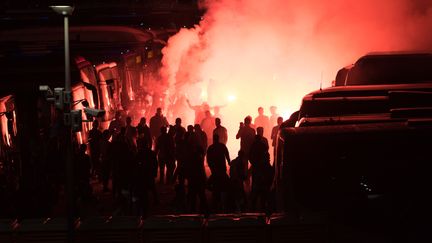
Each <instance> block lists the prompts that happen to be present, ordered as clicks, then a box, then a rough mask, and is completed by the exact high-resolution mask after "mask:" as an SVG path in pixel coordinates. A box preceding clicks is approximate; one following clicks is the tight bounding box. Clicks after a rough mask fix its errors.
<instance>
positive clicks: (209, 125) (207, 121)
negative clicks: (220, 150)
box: [200, 110, 215, 144]
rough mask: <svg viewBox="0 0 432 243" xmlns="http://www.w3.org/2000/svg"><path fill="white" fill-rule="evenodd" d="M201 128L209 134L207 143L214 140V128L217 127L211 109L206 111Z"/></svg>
mask: <svg viewBox="0 0 432 243" xmlns="http://www.w3.org/2000/svg"><path fill="white" fill-rule="evenodd" d="M200 124H201V129H202V130H203V131H204V132H205V133H206V135H207V144H211V143H212V142H213V129H214V128H215V119H214V117H213V116H212V115H211V113H210V111H208V110H207V111H205V118H204V119H203V120H202V121H201V123H200Z"/></svg>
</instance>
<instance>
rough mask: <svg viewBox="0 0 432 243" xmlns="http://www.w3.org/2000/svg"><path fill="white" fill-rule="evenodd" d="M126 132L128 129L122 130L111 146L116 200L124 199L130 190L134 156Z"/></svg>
mask: <svg viewBox="0 0 432 243" xmlns="http://www.w3.org/2000/svg"><path fill="white" fill-rule="evenodd" d="M125 131H126V129H125V128H124V127H123V128H122V129H121V130H120V134H118V135H117V136H115V137H113V142H112V146H111V147H112V150H111V151H112V163H113V164H112V165H113V171H112V184H113V196H114V197H115V198H118V197H119V196H122V197H124V196H125V194H127V193H128V191H129V188H130V173H131V165H132V160H133V156H134V155H133V154H132V153H131V151H130V149H129V146H128V144H127V142H126V138H125V136H124V133H125Z"/></svg>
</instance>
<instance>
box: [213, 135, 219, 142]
mask: <svg viewBox="0 0 432 243" xmlns="http://www.w3.org/2000/svg"><path fill="white" fill-rule="evenodd" d="M213 143H219V135H218V134H214V135H213Z"/></svg>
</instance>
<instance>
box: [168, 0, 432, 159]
mask: <svg viewBox="0 0 432 243" xmlns="http://www.w3.org/2000/svg"><path fill="white" fill-rule="evenodd" d="M204 2H205V6H206V7H207V9H208V11H207V12H206V14H205V16H204V17H203V18H202V21H201V22H200V24H199V25H197V26H195V27H194V28H191V29H186V28H183V29H181V30H180V31H179V33H177V34H176V35H175V36H173V37H171V38H170V39H169V40H168V45H167V47H166V48H165V49H164V50H163V54H164V58H163V60H162V62H163V68H162V75H163V77H164V79H165V81H166V83H167V85H168V86H169V94H170V97H169V98H170V99H171V100H175V98H178V97H181V96H182V95H183V94H184V95H186V97H188V99H189V100H190V101H191V103H193V104H201V103H202V102H203V101H207V102H208V103H209V105H210V106H215V105H226V107H223V108H221V111H220V112H221V114H222V115H223V118H224V119H223V120H222V124H223V125H224V126H226V127H227V128H228V129H229V143H230V144H229V146H230V147H231V151H235V150H237V148H238V144H239V141H238V140H236V139H235V135H236V132H237V129H238V124H239V122H240V121H243V118H244V117H245V116H247V115H251V116H252V117H256V116H257V108H258V107H259V106H262V107H264V110H265V114H266V115H268V116H270V112H269V107H270V106H272V105H274V106H277V107H278V113H279V114H280V115H282V116H283V117H284V119H287V118H288V117H289V115H290V114H291V113H292V112H294V111H296V110H297V109H298V108H299V105H300V102H301V99H302V97H303V96H304V95H305V94H306V93H308V92H310V91H313V90H317V89H319V88H320V84H321V83H322V87H329V86H331V81H332V80H333V79H334V77H335V75H336V72H337V71H338V69H340V68H341V67H343V66H346V65H348V64H350V63H353V62H354V61H355V60H356V59H357V58H358V57H360V56H361V55H364V54H366V53H368V52H371V51H392V50H414V49H432V35H431V33H432V32H431V31H430V29H431V27H432V3H431V2H430V1H422V3H421V4H422V5H419V2H420V1H411V0H384V1H375V0H364V1H358V0H332V1H321V0H311V1H303V0H269V1H262V0H237V1H232V0H214V1H212V0H208V1H204ZM230 90H235V91H236V94H235V95H233V94H227V92H229V91H230ZM173 97H174V98H173ZM179 116H183V117H182V118H183V120H184V121H185V124H190V123H191V121H193V117H192V118H191V117H188V116H186V115H184V113H182V114H179Z"/></svg>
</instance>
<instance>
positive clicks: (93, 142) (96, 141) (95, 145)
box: [88, 120, 102, 179]
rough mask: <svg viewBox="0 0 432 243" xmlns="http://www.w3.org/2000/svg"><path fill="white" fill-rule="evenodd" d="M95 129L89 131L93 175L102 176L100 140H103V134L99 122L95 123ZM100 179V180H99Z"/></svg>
mask: <svg viewBox="0 0 432 243" xmlns="http://www.w3.org/2000/svg"><path fill="white" fill-rule="evenodd" d="M92 125H93V127H92V129H91V130H90V131H89V139H88V142H89V145H90V156H91V157H90V159H91V165H92V168H91V175H93V176H95V175H98V176H100V162H99V157H100V140H101V138H102V132H101V131H100V130H99V121H98V120H95V121H93V124H92ZM99 179H100V178H99Z"/></svg>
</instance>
